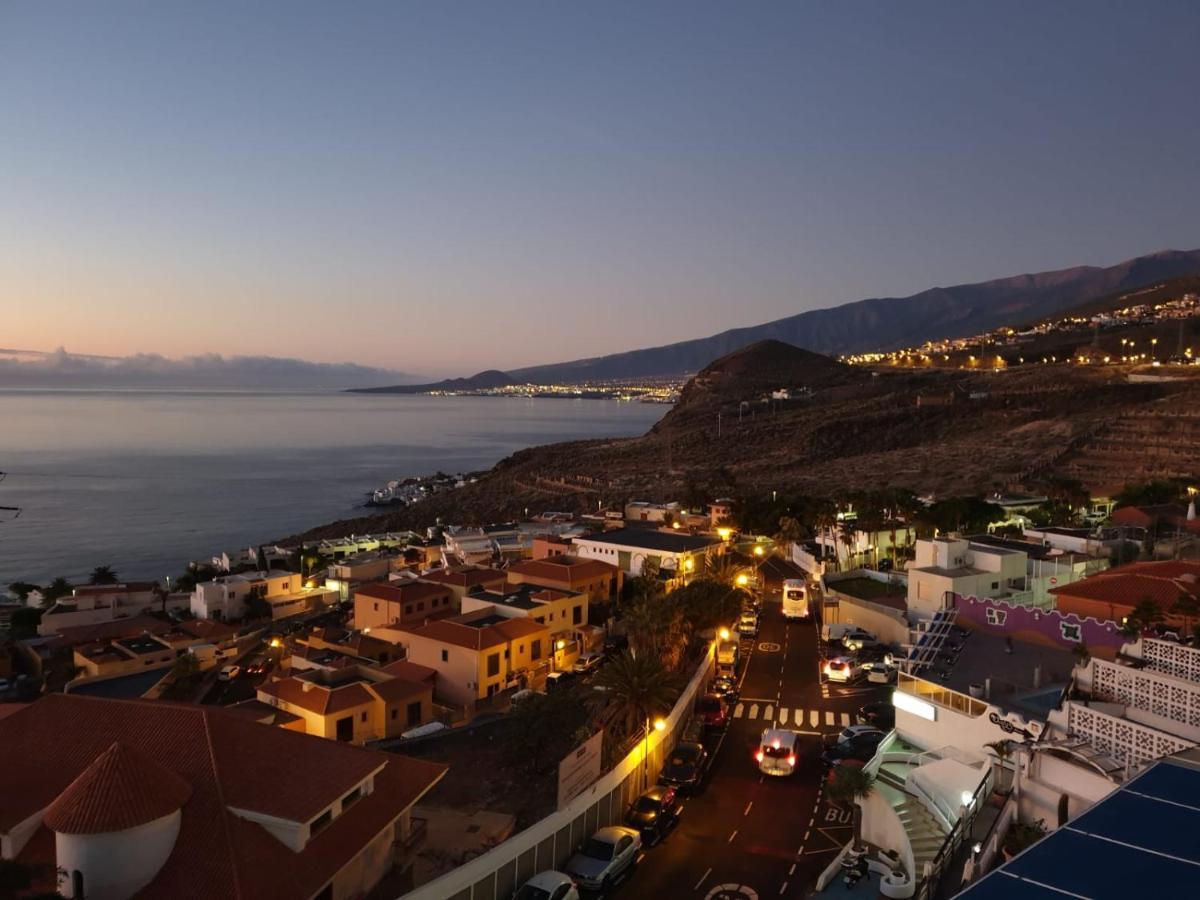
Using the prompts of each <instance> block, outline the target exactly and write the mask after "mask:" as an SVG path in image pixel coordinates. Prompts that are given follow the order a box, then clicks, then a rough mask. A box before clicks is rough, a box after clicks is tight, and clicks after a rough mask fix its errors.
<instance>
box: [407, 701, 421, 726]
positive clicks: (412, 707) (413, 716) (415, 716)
mask: <svg viewBox="0 0 1200 900" xmlns="http://www.w3.org/2000/svg"><path fill="white" fill-rule="evenodd" d="M408 724H409V725H412V726H416V725H420V724H421V701H420V700H417V701H415V702H413V703H410V704H408Z"/></svg>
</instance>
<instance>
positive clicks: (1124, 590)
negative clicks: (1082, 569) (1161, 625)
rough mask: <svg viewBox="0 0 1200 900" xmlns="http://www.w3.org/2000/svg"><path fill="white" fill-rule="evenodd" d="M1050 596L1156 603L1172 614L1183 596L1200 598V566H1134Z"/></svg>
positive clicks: (1166, 563) (1126, 603) (1175, 563)
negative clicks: (1171, 607) (1176, 602)
mask: <svg viewBox="0 0 1200 900" xmlns="http://www.w3.org/2000/svg"><path fill="white" fill-rule="evenodd" d="M1050 593H1051V594H1054V595H1055V596H1056V597H1068V598H1069V597H1079V598H1081V599H1084V600H1095V601H1097V602H1100V603H1114V604H1120V605H1123V606H1136V605H1137V604H1138V603H1139V602H1140V601H1142V600H1153V601H1154V602H1155V603H1157V604H1158V605H1159V606H1161V607H1163V609H1164V611H1167V612H1169V611H1170V606H1171V605H1172V604H1173V603H1174V602H1175V601H1176V600H1177V599H1178V598H1179V597H1180V595H1183V594H1190V595H1192V596H1194V597H1197V598H1200V563H1192V562H1184V561H1177V560H1165V561H1163V562H1144V563H1133V564H1131V565H1128V566H1121V567H1120V568H1117V569H1111V570H1109V571H1106V572H1101V573H1099V574H1097V575H1093V576H1092V577H1090V578H1085V579H1084V580H1083V581H1076V582H1073V583H1071V584H1065V585H1063V586H1062V587H1056V588H1051V589H1050Z"/></svg>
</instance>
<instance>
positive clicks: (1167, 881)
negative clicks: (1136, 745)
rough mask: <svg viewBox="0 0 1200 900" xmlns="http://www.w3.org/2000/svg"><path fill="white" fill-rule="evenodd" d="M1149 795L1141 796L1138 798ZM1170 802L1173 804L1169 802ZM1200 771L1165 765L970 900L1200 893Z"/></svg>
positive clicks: (976, 888) (1119, 899) (980, 886)
mask: <svg viewBox="0 0 1200 900" xmlns="http://www.w3.org/2000/svg"><path fill="white" fill-rule="evenodd" d="M1143 794H1144V795H1147V796H1139V795H1143ZM1164 801H1170V802H1164ZM1197 885H1200V771H1197V770H1195V769H1192V768H1189V767H1186V766H1180V765H1175V764H1173V763H1167V762H1160V763H1157V764H1156V765H1154V766H1152V767H1150V768H1149V769H1147V770H1146V771H1145V772H1143V773H1142V774H1141V775H1139V776H1138V777H1137V778H1134V779H1132V780H1131V781H1130V782H1128V783H1127V784H1126V785H1125V786H1124V787H1123V788H1121V789H1119V790H1117V791H1116V792H1114V793H1112V794H1110V795H1109V796H1108V797H1106V798H1105V799H1104V800H1101V801H1100V802H1099V803H1097V804H1096V805H1095V806H1093V807H1092V808H1091V809H1089V810H1088V811H1087V812H1086V813H1084V814H1083V815H1082V816H1080V817H1079V818H1077V819H1074V820H1073V821H1071V822H1070V823H1068V824H1067V825H1066V826H1065V827H1064V828H1060V829H1058V830H1057V831H1055V832H1053V833H1052V834H1050V835H1049V836H1048V837H1046V838H1045V839H1043V840H1042V841H1041V842H1040V843H1038V844H1036V845H1034V846H1033V847H1031V848H1030V849H1029V850H1027V851H1025V852H1024V853H1022V854H1021V855H1020V856H1018V857H1017V858H1016V859H1014V860H1013V861H1012V862H1009V863H1007V864H1005V865H1004V866H1003V867H1001V869H1000V870H998V871H996V872H993V873H992V874H990V875H988V876H987V877H986V878H984V879H982V880H981V881H979V882H977V883H976V884H974V885H972V886H971V887H969V888H968V889H967V890H966V891H965V892H964V894H963V896H964V900H1042V898H1044V897H1045V898H1048V897H1052V896H1053V897H1057V898H1062V896H1063V893H1066V894H1073V895H1075V896H1078V897H1087V898H1091V900H1130V898H1134V897H1142V896H1151V895H1152V894H1154V895H1160V896H1171V897H1195V896H1200V888H1197Z"/></svg>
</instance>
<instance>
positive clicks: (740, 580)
mask: <svg viewBox="0 0 1200 900" xmlns="http://www.w3.org/2000/svg"><path fill="white" fill-rule="evenodd" d="M736 580H737V586H738V587H745V586H746V585H748V584H749V583H750V576H749V575H747V574H746V573H745V572H742V573H741V574H740V575H738V577H737V579H736Z"/></svg>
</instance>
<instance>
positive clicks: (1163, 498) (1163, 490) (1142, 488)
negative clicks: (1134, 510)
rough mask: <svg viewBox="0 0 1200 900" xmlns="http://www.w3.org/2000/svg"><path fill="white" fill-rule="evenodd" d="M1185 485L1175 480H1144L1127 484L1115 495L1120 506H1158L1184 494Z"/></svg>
mask: <svg viewBox="0 0 1200 900" xmlns="http://www.w3.org/2000/svg"><path fill="white" fill-rule="evenodd" d="M1183 491H1184V487H1183V485H1182V484H1181V483H1179V482H1175V481H1164V480H1156V481H1143V482H1136V483H1134V484H1127V485H1125V487H1124V488H1122V489H1121V490H1120V492H1118V493H1117V496H1115V497H1113V502H1114V503H1115V504H1116V505H1117V506H1118V507H1121V506H1156V505H1158V504H1160V503H1173V502H1175V501H1176V500H1178V499H1179V497H1180V495H1181V494H1183Z"/></svg>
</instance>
